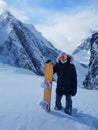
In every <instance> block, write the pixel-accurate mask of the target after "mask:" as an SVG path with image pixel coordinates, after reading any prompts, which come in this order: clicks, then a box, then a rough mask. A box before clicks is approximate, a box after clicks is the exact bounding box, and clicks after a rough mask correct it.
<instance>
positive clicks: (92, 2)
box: [0, 0, 98, 53]
mask: <svg viewBox="0 0 98 130" xmlns="http://www.w3.org/2000/svg"><path fill="white" fill-rule="evenodd" d="M97 5H98V0H16V1H14V0H0V14H1V13H2V12H4V11H5V10H8V11H10V12H11V13H12V14H13V15H14V16H15V17H17V18H18V19H19V20H21V21H23V22H25V23H29V24H32V25H34V26H35V28H36V29H37V30H38V31H39V32H41V33H42V35H43V36H44V37H45V38H46V39H47V40H49V41H51V42H52V43H53V45H54V46H55V47H56V48H58V49H61V50H63V51H66V53H72V52H73V51H74V49H75V48H76V47H77V45H79V44H80V42H81V41H82V40H83V39H85V38H86V37H87V36H88V35H89V33H90V31H91V30H92V29H94V28H98V14H97V12H98V7H97Z"/></svg>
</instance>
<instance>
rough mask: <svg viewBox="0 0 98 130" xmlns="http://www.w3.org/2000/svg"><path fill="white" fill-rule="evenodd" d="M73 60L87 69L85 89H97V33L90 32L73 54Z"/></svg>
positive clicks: (84, 82)
mask: <svg viewBox="0 0 98 130" xmlns="http://www.w3.org/2000/svg"><path fill="white" fill-rule="evenodd" d="M73 55H74V58H75V59H76V60H78V61H79V62H80V63H81V64H82V65H83V66H84V67H86V68H87V73H86V76H85V79H84V81H83V84H84V86H85V88H88V89H93V88H98V31H92V32H91V33H90V35H89V37H88V38H87V39H85V40H83V41H82V43H81V44H80V45H79V46H78V47H77V49H76V50H75V51H74V53H73Z"/></svg>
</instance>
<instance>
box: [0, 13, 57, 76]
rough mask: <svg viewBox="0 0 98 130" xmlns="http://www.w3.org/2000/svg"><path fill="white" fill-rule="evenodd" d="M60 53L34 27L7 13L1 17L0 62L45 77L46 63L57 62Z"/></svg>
mask: <svg viewBox="0 0 98 130" xmlns="http://www.w3.org/2000/svg"><path fill="white" fill-rule="evenodd" d="M58 53H59V51H58V50H57V49H56V48H55V47H54V46H53V45H52V43H51V42H49V41H47V40H46V39H45V38H44V37H43V36H42V34H41V33H40V32H38V31H37V30H36V29H35V27H34V26H33V25H29V24H25V23H22V22H21V21H19V20H18V19H16V18H15V17H14V16H13V15H12V14H11V13H10V12H8V11H6V12H4V13H3V14H1V15H0V62H3V63H6V64H10V65H11V66H15V67H21V68H26V69H29V70H32V71H33V72H34V73H36V74H38V75H43V69H44V63H45V61H46V60H48V59H51V60H52V62H53V63H55V62H56V59H57V56H58Z"/></svg>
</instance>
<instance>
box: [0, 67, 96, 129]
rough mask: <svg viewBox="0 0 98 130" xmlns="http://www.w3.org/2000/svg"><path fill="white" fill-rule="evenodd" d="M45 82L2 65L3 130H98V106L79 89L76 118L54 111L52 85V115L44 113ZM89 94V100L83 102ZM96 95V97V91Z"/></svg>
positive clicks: (0, 119)
mask: <svg viewBox="0 0 98 130" xmlns="http://www.w3.org/2000/svg"><path fill="white" fill-rule="evenodd" d="M43 80H44V79H43V77H41V76H34V75H33V74H32V73H31V72H30V73H29V72H28V71H25V70H23V69H16V68H11V67H7V66H2V65H0V82H1V85H0V130H98V112H97V110H98V103H97V105H96V104H95V105H96V108H95V107H93V105H94V104H93V101H92V100H91V101H89V97H90V94H89V93H87V92H88V91H87V90H82V89H81V88H79V89H78V93H79V94H77V96H75V97H74V98H73V115H72V116H69V115H66V114H65V113H64V112H63V111H56V110H54V103H55V85H56V84H55V83H53V88H52V102H51V112H50V113H48V112H46V111H44V110H43V109H42V108H41V106H40V105H39V102H40V101H41V100H42V97H43V89H42V88H41V87H40V84H41V82H42V81H43ZM92 92H93V91H92ZM86 93H87V96H89V97H88V99H87V97H86V99H85V100H84V97H85V95H86ZM90 93H91V92H90ZM91 94H92V93H91ZM93 94H94V95H93ZM93 94H92V96H93V97H94V96H96V97H97V92H96V91H95V93H93ZM96 97H95V98H96ZM95 98H94V100H95ZM86 101H87V102H88V101H89V102H88V104H86ZM95 102H97V98H96V101H95ZM90 103H91V104H92V105H91V106H90V105H89V104H90ZM62 104H63V105H64V104H65V103H64V99H63V101H62ZM83 104H84V106H83Z"/></svg>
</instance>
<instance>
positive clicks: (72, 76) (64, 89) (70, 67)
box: [53, 52, 77, 115]
mask: <svg viewBox="0 0 98 130" xmlns="http://www.w3.org/2000/svg"><path fill="white" fill-rule="evenodd" d="M71 59H72V57H71V56H69V55H67V54H66V53H65V52H61V53H60V55H59V56H58V60H57V63H56V64H55V65H54V68H53V71H54V72H53V73H56V74H57V88H56V101H55V107H54V109H55V110H61V109H62V108H63V107H62V104H61V99H62V96H63V95H65V96H66V104H65V108H64V112H65V113H67V114H69V115H72V98H71V96H75V95H76V92H77V74H76V69H75V66H74V64H72V63H71Z"/></svg>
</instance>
